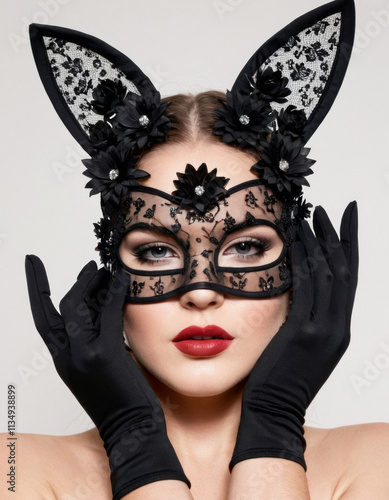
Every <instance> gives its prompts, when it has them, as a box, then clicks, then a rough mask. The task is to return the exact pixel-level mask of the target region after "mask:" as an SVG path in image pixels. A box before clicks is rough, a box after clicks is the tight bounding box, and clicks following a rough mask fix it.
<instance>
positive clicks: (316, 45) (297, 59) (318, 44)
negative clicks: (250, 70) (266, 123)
mask: <svg viewBox="0 0 389 500" xmlns="http://www.w3.org/2000/svg"><path fill="white" fill-rule="evenodd" d="M340 29H341V15H340V14H334V15H333V16H329V17H327V18H325V19H323V20H321V21H319V22H318V23H317V24H315V25H314V26H311V27H310V28H308V29H306V30H304V31H302V32H301V33H299V34H298V35H296V36H292V37H291V38H290V39H289V41H288V43H287V44H286V45H284V47H282V48H281V49H280V50H278V51H277V52H275V53H274V54H272V55H271V56H270V58H269V59H268V60H267V61H265V63H264V64H263V65H262V66H261V70H264V69H265V68H266V67H269V66H270V67H271V68H272V69H273V70H274V71H281V72H282V75H283V76H284V77H286V78H288V79H289V84H288V86H289V88H290V89H291V91H292V93H291V95H290V96H289V97H288V102H289V104H291V105H294V106H296V107H297V108H299V109H304V111H305V114H306V116H307V117H308V118H309V116H310V114H311V112H312V111H313V109H314V108H315V107H316V105H317V103H318V102H319V99H320V98H321V96H322V93H323V90H324V88H325V85H326V83H327V81H328V78H329V75H330V74H331V70H332V67H333V64H334V61H335V57H336V54H337V47H338V44H339V38H340ZM318 62H319V63H320V64H318ZM253 78H254V80H255V75H253ZM271 106H272V108H273V109H275V110H277V111H279V110H280V109H281V108H282V107H283V106H282V104H281V103H278V102H275V101H273V102H272V103H271Z"/></svg>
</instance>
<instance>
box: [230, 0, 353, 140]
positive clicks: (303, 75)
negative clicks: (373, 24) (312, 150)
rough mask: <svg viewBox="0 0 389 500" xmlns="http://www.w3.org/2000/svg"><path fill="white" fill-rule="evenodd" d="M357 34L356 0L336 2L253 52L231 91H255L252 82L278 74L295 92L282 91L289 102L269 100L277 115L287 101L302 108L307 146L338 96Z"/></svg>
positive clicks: (299, 21)
mask: <svg viewBox="0 0 389 500" xmlns="http://www.w3.org/2000/svg"><path fill="white" fill-rule="evenodd" d="M354 32H355V6H354V1H353V0H336V1H334V2H330V3H328V4H326V5H323V6H321V7H319V8H317V9H315V10H312V11H311V12H308V13H307V14H305V15H303V16H301V17H299V18H298V19H296V20H295V21H293V22H292V23H290V24H289V25H288V26H286V27H285V28H284V29H282V30H281V31H279V32H278V33H276V34H275V35H274V36H273V37H272V38H270V39H269V40H268V41H267V42H266V43H265V44H264V45H262V47H260V48H259V49H258V50H257V52H255V54H254V55H253V56H252V57H251V59H250V60H249V61H248V62H247V64H246V65H245V66H244V68H243V70H242V71H241V73H240V74H239V76H238V78H237V79H236V81H235V83H234V85H233V88H232V91H239V92H240V93H242V94H246V95H247V94H249V93H250V92H251V91H252V89H253V82H254V84H255V85H257V86H258V84H257V83H256V82H258V79H259V78H260V77H261V75H263V77H264V78H265V76H266V75H269V73H270V74H273V75H274V73H273V72H276V71H279V72H280V74H279V76H280V75H281V76H282V79H284V80H283V81H284V82H286V81H288V84H287V87H288V88H289V90H290V91H291V92H290V93H289V95H287V94H288V91H286V92H285V90H286V89H285V88H284V89H283V91H284V93H283V96H285V97H286V98H285V97H284V98H283V99H281V100H278V102H275V101H273V102H271V103H270V104H271V107H272V108H273V109H275V110H276V111H279V110H280V109H281V108H283V107H285V103H286V105H293V106H295V107H296V108H297V109H299V110H304V112H305V114H306V117H307V124H306V127H305V128H304V134H303V139H304V142H307V141H308V139H309V138H310V137H311V136H312V135H313V133H314V132H315V131H316V129H317V128H318V126H319V125H320V123H321V122H322V121H323V119H324V117H325V116H326V114H327V113H328V111H329V110H330V108H331V106H332V104H333V102H334V100H335V98H336V96H337V94H338V91H339V89H340V86H341V84H342V81H343V78H344V75H345V73H346V69H347V66H348V63H349V59H350V56H351V49H352V44H353V41H354ZM267 68H268V69H267ZM270 68H271V69H270ZM266 69H267V71H266V73H264V72H265V70H266ZM271 70H272V71H271ZM286 79H288V80H286ZM281 101H282V102H281Z"/></svg>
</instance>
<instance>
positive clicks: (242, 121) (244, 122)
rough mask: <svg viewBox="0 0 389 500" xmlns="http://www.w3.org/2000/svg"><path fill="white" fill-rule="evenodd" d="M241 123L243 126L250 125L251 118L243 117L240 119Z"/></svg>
mask: <svg viewBox="0 0 389 500" xmlns="http://www.w3.org/2000/svg"><path fill="white" fill-rule="evenodd" d="M239 121H240V123H241V124H242V125H248V124H249V123H250V117H249V116H247V115H242V116H241V117H240V118H239Z"/></svg>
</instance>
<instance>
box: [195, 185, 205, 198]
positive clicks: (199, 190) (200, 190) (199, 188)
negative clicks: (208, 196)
mask: <svg viewBox="0 0 389 500" xmlns="http://www.w3.org/2000/svg"><path fill="white" fill-rule="evenodd" d="M194 192H195V193H196V194H197V196H201V195H203V194H204V193H205V189H204V188H203V186H196V187H195V188H194Z"/></svg>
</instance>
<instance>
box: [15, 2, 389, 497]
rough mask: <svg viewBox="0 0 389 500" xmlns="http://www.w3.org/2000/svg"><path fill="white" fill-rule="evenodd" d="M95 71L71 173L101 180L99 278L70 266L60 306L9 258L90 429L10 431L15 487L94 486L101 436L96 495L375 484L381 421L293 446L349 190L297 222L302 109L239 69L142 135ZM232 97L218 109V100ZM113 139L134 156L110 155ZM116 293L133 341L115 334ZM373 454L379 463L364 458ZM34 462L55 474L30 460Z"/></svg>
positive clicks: (350, 277) (351, 245)
mask: <svg viewBox="0 0 389 500" xmlns="http://www.w3.org/2000/svg"><path fill="white" fill-rule="evenodd" d="M335 3H336V4H338V2H335ZM337 7H339V5H337ZM327 14H328V13H327ZM50 43H51V42H50ZM50 43H49V44H48V45H47V46H49V45H50ZM58 48H61V49H62V48H63V46H61V47H60V44H57V46H56V48H55V49H54V50H58ZM54 66H55V65H54ZM275 73H277V72H276V71H272V72H269V71H268V72H267V73H265V71H263V73H262V75H265V77H264V78H263V79H262V80H261V79H259V78H258V77H257V82H260V81H263V82H265V83H269V80H271V78H269V76H270V77H274V76H275ZM249 74H250V73H249ZM285 78H286V77H283V76H281V77H279V78H278V79H277V78H273V80H272V85H269V84H268V85H267V87H266V89H267V90H269V88H270V89H272V90H273V91H274V89H275V87H277V89H276V92H275V93H273V94H272V97H273V98H275V97H276V98H278V100H280V101H281V103H283V102H285V101H283V99H285V97H287V96H288V90H289V89H288V86H287V83H288V82H287V81H286V80H285ZM240 80H242V78H241V79H240ZM274 80H276V83H275V84H274ZM237 81H239V78H238V80H237ZM337 84H339V82H338V83H337ZM99 85H100V86H98V87H96V89H95V92H94V96H93V97H94V99H93V104H92V105H93V107H94V109H98V114H100V115H103V116H104V120H101V121H102V122H103V123H99V122H97V123H96V125H95V126H94V128H93V134H94V135H93V134H92V133H91V134H90V137H92V136H93V141H94V142H93V141H92V146H93V147H92V148H91V152H92V153H93V155H94V156H93V158H92V160H87V161H86V162H85V165H86V166H87V175H88V176H89V177H90V178H91V179H92V180H91V181H90V183H89V187H92V190H94V191H95V192H100V193H101V194H102V200H103V216H104V217H103V220H102V221H101V222H100V224H99V226H98V235H99V236H100V240H101V241H100V245H99V247H100V251H101V254H102V258H103V260H104V262H105V264H106V265H107V267H109V268H111V269H112V270H113V275H114V279H113V280H112V281H110V284H109V285H108V284H107V281H108V279H109V278H108V277H107V274H108V273H107V272H106V271H105V270H102V271H98V272H96V270H95V266H93V265H91V264H89V265H87V266H86V268H85V269H84V270H83V272H82V273H81V275H80V277H79V280H78V282H77V283H76V285H75V286H74V287H73V289H72V290H71V291H70V292H69V294H68V295H67V296H66V297H65V299H64V300H63V301H62V304H61V313H62V318H61V316H60V315H59V314H58V313H57V312H56V311H55V310H53V307H52V305H51V302H50V299H49V296H48V293H49V290H48V285H47V280H46V277H45V273H44V268H43V266H42V264H41V263H40V261H39V260H38V259H37V258H34V257H29V258H28V259H27V276H28V281H29V291H30V299H31V305H32V310H33V314H34V319H35V322H36V325H37V328H38V330H39V332H40V333H41V335H42V337H43V338H44V340H45V342H46V343H47V345H48V347H49V349H50V350H51V352H52V354H53V358H54V361H55V363H56V367H57V370H58V372H59V373H60V375H61V377H62V378H63V379H64V381H65V383H66V384H67V385H68V386H69V387H70V388H71V390H72V391H73V392H74V394H75V396H76V397H77V398H78V399H79V401H80V402H81V404H82V405H83V406H84V408H85V409H86V411H87V412H88V413H89V415H90V416H91V418H92V419H93V420H94V422H95V424H96V426H97V428H98V431H99V433H100V436H101V437H100V436H99V435H98V432H97V430H92V431H89V432H88V433H86V434H85V435H79V436H75V437H70V438H47V440H40V441H39V442H34V441H35V440H34V438H33V437H28V438H26V441H27V443H26V445H25V449H26V450H27V452H26V454H25V455H24V454H22V456H21V460H23V462H24V461H25V462H24V463H23V462H22V463H20V466H19V468H20V474H26V475H28V476H29V477H26V478H22V477H20V485H21V488H26V489H27V491H28V497H29V498H34V496H33V495H34V494H35V495H36V497H37V498H42V496H43V497H45V498H66V497H71V495H72V494H73V497H75V498H88V495H89V497H90V498H99V497H101V498H110V491H109V486H110V485H109V480H108V463H107V460H106V456H105V451H104V450H103V444H104V446H105V448H106V450H107V453H108V456H109V459H110V466H111V471H112V478H111V479H112V485H113V491H114V498H127V496H125V495H126V494H128V498H142V499H143V498H165V497H166V498H168V495H169V498H171V497H172V496H174V497H179V498H181V497H182V498H188V499H189V498H227V497H228V498H283V497H285V498H300V499H301V498H309V497H312V498H358V495H359V496H361V498H362V495H363V497H364V498H365V497H366V495H367V494H370V495H374V496H375V498H380V497H382V498H384V497H385V495H386V494H387V492H388V484H387V479H386V477H385V474H384V470H385V468H386V465H385V464H386V463H387V458H386V457H385V456H383V455H382V451H383V450H381V449H380V447H381V443H382V441H383V439H382V437H383V438H386V437H385V435H386V432H387V431H386V428H383V427H382V426H373V427H363V428H358V429H355V428H348V429H336V430H332V431H327V430H326V431H321V430H315V429H306V430H305V440H306V442H307V448H306V449H305V441H304V437H303V431H302V423H303V417H304V412H305V409H306V407H307V405H308V404H309V402H310V401H311V399H312V398H313V397H314V395H315V394H316V392H317V390H318V389H319V388H320V387H321V385H322V384H323V383H324V381H325V379H326V378H327V376H328V375H329V374H330V372H331V370H332V369H333V367H334V366H335V365H336V363H337V361H338V360H339V358H340V356H341V355H342V353H343V352H344V350H345V348H346V346H347V343H348V337H349V321H350V315H351V308H352V303H353V298H354V291H355V285H356V266H357V251H356V210H355V206H354V205H350V206H349V208H348V209H347V211H346V213H345V216H344V221H343V226H342V230H341V243H339V240H338V239H337V237H336V234H335V232H334V230H333V228H332V226H331V224H330V222H329V221H328V218H327V217H326V215H325V213H324V211H323V210H322V209H318V210H317V211H316V212H315V218H314V225H315V231H316V236H317V239H316V238H315V236H314V235H313V234H312V233H311V231H310V230H309V228H308V227H307V225H306V223H305V222H304V221H301V219H302V218H304V216H305V215H306V212H307V209H308V208H309V207H307V205H306V204H304V203H302V200H301V197H300V189H299V187H300V186H301V184H302V183H303V182H304V178H305V175H308V173H310V166H311V164H312V162H311V161H310V160H308V159H307V158H306V155H307V151H306V149H305V148H303V146H302V139H301V137H302V136H304V139H307V137H308V136H309V135H311V133H312V132H313V130H312V127H317V122H316V123H315V122H314V121H313V120H311V121H310V120H309V119H308V121H304V120H302V116H301V114H299V115H298V117H299V120H287V119H286V118H285V113H283V112H282V110H281V111H280V112H279V113H278V114H277V115H275V114H273V111H272V110H270V109H269V107H268V104H266V103H264V102H263V95H264V89H263V88H262V89H261V88H260V86H259V85H258V86H257V87H258V88H257V89H256V91H254V92H252V93H251V94H250V97H249V98H248V99H246V100H245V99H243V98H242V100H241V99H240V98H239V97H235V95H233V94H230V95H229V96H228V98H227V102H226V103H225V105H224V108H220V103H219V101H218V99H219V98H220V99H222V96H220V95H214V94H212V93H211V94H205V95H202V96H201V95H200V96H199V97H197V98H194V99H192V98H188V97H176V98H172V99H171V100H172V103H171V104H170V105H169V106H168V107H167V109H166V105H162V106H159V105H158V104H157V105H156V106H155V108H153V110H155V111H156V113H155V114H154V116H153V118H152V119H151V121H152V123H151V125H152V126H153V125H154V128H153V127H150V128H148V129H147V130H148V133H147V134H145V133H144V130H142V128H140V127H138V129H135V132H134V131H133V129H132V128H131V125H132V124H133V114H131V113H130V111H134V110H136V111H137V112H138V115H137V116H138V117H139V118H143V120H142V121H143V122H144V120H145V118H144V117H146V118H147V119H149V114H146V113H145V114H142V113H140V112H139V111H140V110H141V109H142V108H141V105H142V104H143V101H139V99H138V98H137V97H135V96H134V95H130V96H128V95H127V96H125V95H124V93H123V92H122V86H121V85H119V84H118V83H117V81H115V80H108V79H105V80H104V81H103V82H102V83H100V84H99ZM112 89H114V92H112ZM257 91H258V92H257ZM102 94H104V96H105V97H104V99H99V96H100V95H102ZM258 94H259V96H258ZM107 95H110V96H111V98H109V99H107ZM236 95H237V94H236ZM112 96H113V97H114V99H112ZM153 97H155V96H153ZM257 97H259V99H257ZM333 98H334V96H333V97H332V99H333ZM125 99H127V100H125ZM231 99H232V100H231ZM108 101H109V106H108V108H109V109H108V108H107V107H106V106H107V102H108ZM265 101H266V100H265ZM126 103H127V104H128V103H130V106H132V108H131V107H130V108H129V109H128V106H127V105H126ZM138 104H139V106H138ZM243 105H245V106H246V107H243V108H241V109H240V111H242V110H243V111H245V112H244V113H243V112H240V114H237V116H238V118H243V117H245V118H244V119H243V120H242V121H243V122H245V123H242V121H240V123H241V125H242V126H243V127H240V125H238V127H236V125H235V124H234V123H231V117H233V116H234V115H233V113H232V114H231V109H232V110H233V111H234V110H236V109H237V107H239V106H243ZM328 105H330V104H329V103H327V107H328ZM228 106H230V109H229V107H228ZM323 108H325V106H323ZM258 109H260V113H258ZM112 110H114V113H111V112H112ZM161 110H162V112H161V113H160V111H161ZM215 110H217V111H216V114H215ZM289 111H291V110H289ZM292 111H294V110H292ZM311 113H312V110H311ZM324 114H325V113H324ZM324 114H323V113H322V117H323V116H324ZM113 115H114V116H113ZM259 116H260V117H261V120H260V122H259V123H258V122H255V123H254V128H250V129H248V128H244V126H245V125H248V124H249V123H246V122H247V119H248V120H249V122H250V120H254V119H255V118H256V117H259ZM316 116H317V115H316ZM166 119H168V120H169V121H170V123H171V131H167V133H165V134H164V136H163V138H164V139H165V142H163V143H161V141H160V139H161V137H160V132H161V130H162V129H164V127H165V126H166V124H167V121H166ZM275 120H276V121H277V123H278V127H279V128H278V129H277V130H275V129H274V127H273V122H274V121H275ZM301 122H303V128H300V127H299V123H300V124H301ZM104 123H105V124H106V125H105V126H104ZM107 124H108V125H107ZM140 125H141V127H144V123H143V124H142V123H141V124H140ZM146 125H149V123H147V124H146ZM291 125H293V127H292V129H291V128H290V126H291ZM107 126H108V127H110V128H112V130H113V133H111V132H110V130H108V133H107ZM269 126H271V127H273V128H272V129H271V128H269ZM104 127H105V128H104ZM255 127H256V128H255ZM282 127H285V128H284V129H282ZM288 127H289V128H288ZM296 127H297V128H296ZM309 127H311V128H309ZM69 128H70V129H71V130H72V132H73V133H75V135H76V134H78V136H79V137H80V142H81V143H84V144H85V137H84V136H83V135H81V134H80V133H79V132H77V131H76V132H75V131H74V127H73V128H72V127H71V126H69ZM281 129H282V130H281ZM279 130H281V132H280V133H279V134H278V133H277V132H278V131H279ZM297 132H300V134H298V133H297ZM301 132H303V134H301ZM253 136H254V137H256V138H259V137H261V138H262V139H264V137H263V136H265V141H263V140H262V141H260V142H259V141H257V140H253ZM150 137H151V138H152V139H150ZM286 137H288V138H289V139H288V140H289V143H288V144H289V149H288V148H287V147H286V142H288V141H286ZM96 138H97V139H96ZM220 138H221V140H220ZM277 138H278V140H279V142H281V140H282V141H284V142H283V145H284V146H285V148H286V149H285V152H284V153H285V154H287V153H288V152H291V151H292V152H296V150H297V149H298V153H299V156H297V158H298V160H299V161H298V163H295V164H293V161H292V157H286V156H285V157H283V158H282V160H283V163H281V161H279V163H278V167H279V168H278V170H276V171H275V173H276V180H275V182H274V180H273V177H275V175H272V172H268V171H267V170H266V168H267V167H266V164H264V163H263V162H265V161H266V158H269V157H271V152H272V150H271V148H270V146H271V145H272V144H273V142H272V141H274V140H275V139H277ZM149 140H150V142H153V141H154V144H148V141H149ZM112 141H113V142H112ZM285 141H286V142H285ZM225 143H227V144H225ZM268 145H270V146H268ZM233 146H234V147H233ZM236 146H238V147H236ZM110 148H111V149H110ZM120 148H122V149H120ZM94 149H97V150H98V151H97V152H96V150H94ZM124 149H125V150H126V151H127V152H128V151H130V152H131V157H132V159H133V160H134V159H136V168H134V166H135V162H133V163H131V162H129V161H128V160H129V158H128V157H127V158H126V161H125V162H124V161H123V157H120V154H121V153H122V152H123V150H124ZM93 150H94V151H93ZM137 156H140V159H139V158H137ZM258 156H259V158H258ZM286 158H288V159H286ZM293 159H296V156H293ZM113 160H116V163H114V164H113V163H112V161H113ZM288 160H289V161H288ZM285 162H286V163H285ZM185 165H187V167H186V168H185V173H182V172H183V167H184V166H185ZM188 165H195V167H189V166H188ZM296 165H297V167H296ZM123 166H125V168H126V170H125V174H126V175H125V176H123V177H121V176H122V173H123V170H122V168H123ZM207 166H208V167H209V170H210V172H208V169H207ZM113 167H114V168H113ZM281 167H283V169H284V170H286V172H285V171H284V170H282V169H281ZM293 167H296V168H297V170H294V168H293ZM211 169H212V172H211ZM213 169H217V171H214V170H213ZM146 172H147V174H146ZM177 172H179V174H178V175H177ZM281 172H283V173H284V174H286V175H283V174H282V173H281ZM288 172H289V174H288ZM107 174H108V175H107ZM258 174H260V175H258ZM273 174H274V171H273ZM293 174H294V175H293ZM228 178H229V179H230V180H229V181H228ZM136 179H137V180H136ZM126 182H127V185H126ZM189 188H191V189H189ZM199 188H201V189H199ZM297 221H298V222H297ZM107 226H108V227H107ZM134 276H135V278H134ZM204 276H205V277H206V278H204ZM292 279H293V282H292ZM130 280H131V282H130ZM292 284H293V286H292V291H291V285H292ZM107 287H109V288H107ZM249 299H250V300H249ZM124 301H126V303H125V305H124V308H123V320H124V321H123V325H124V335H125V337H126V340H127V343H128V344H129V346H130V349H131V350H132V357H130V355H129V354H128V353H127V352H126V351H125V348H124V344H123V343H122V318H121V310H122V307H123V302H124ZM165 318H171V319H170V323H169V324H167V322H166V320H165ZM208 337H216V338H213V339H212V338H211V339H209V338H208ZM53 343H54V344H53ZM324 350H325V353H326V355H325V356H323V351H324ZM199 353H200V354H199ZM132 358H133V359H134V360H135V361H136V363H137V364H138V366H139V367H140V368H141V370H142V372H143V375H144V376H145V378H144V377H143V375H141V372H140V371H139V370H138V368H137V367H136V365H135V363H134V362H133V360H132ZM323 358H324V359H323ZM204 375H205V376H204ZM146 380H147V382H146ZM154 394H156V395H157V397H158V401H157V400H156V398H155V396H154ZM159 405H161V407H162V409H163V414H162V412H161V411H160V408H161V407H160V406H159ZM241 409H242V411H241ZM165 421H166V428H167V433H166V430H165ZM238 430H239V432H238ZM356 434H358V435H359V437H358V439H357V440H356V439H355V435H356ZM167 435H168V436H169V438H167ZM378 437H380V440H378V439H377V438H378ZM377 442H379V445H377ZM52 444H55V447H53V446H51V445H52ZM367 444H368V446H367ZM49 445H50V448H49ZM48 449H50V451H49V453H47V450H48ZM362 449H363V452H364V455H363V454H362V453H361V452H360V451H361V450H362ZM28 450H31V452H32V450H34V453H36V454H37V456H39V457H40V458H39V460H38V461H37V462H35V463H32V461H31V460H30V459H29V457H28ZM44 450H45V452H44ZM377 453H380V454H381V455H380V456H381V458H382V465H381V464H379V465H377V464H374V468H373V467H371V463H372V462H373V457H374V456H375V454H377ZM355 456H356V457H357V458H355ZM64 457H65V458H64ZM350 457H352V458H353V460H352V461H350ZM53 464H55V465H56V466H57V467H58V468H59V467H60V468H61V470H60V471H59V472H60V473H58V470H57V467H54V468H52V472H49V473H47V471H48V470H50V466H51V467H52V465H53ZM229 465H230V467H231V469H232V474H231V476H230V473H229V471H228V467H229ZM305 466H307V473H306V472H305ZM380 467H382V468H381V469H380ZM210 470H212V480H211V482H210V481H209V476H210V474H209V471H210ZM42 473H44V479H43V480H42ZM372 474H374V481H372V480H371V477H372V476H371V475H372ZM189 481H190V482H191V485H192V487H191V491H189V489H188V485H189ZM210 483H211V484H210ZM82 486H84V490H82V489H79V490H78V491H77V488H82ZM95 486H96V487H95ZM374 488H375V489H374ZM23 494H24V491H22V490H21V491H19V495H23ZM21 498H23V496H21Z"/></svg>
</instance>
